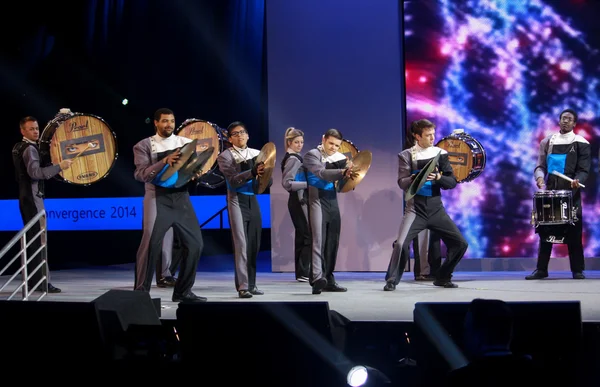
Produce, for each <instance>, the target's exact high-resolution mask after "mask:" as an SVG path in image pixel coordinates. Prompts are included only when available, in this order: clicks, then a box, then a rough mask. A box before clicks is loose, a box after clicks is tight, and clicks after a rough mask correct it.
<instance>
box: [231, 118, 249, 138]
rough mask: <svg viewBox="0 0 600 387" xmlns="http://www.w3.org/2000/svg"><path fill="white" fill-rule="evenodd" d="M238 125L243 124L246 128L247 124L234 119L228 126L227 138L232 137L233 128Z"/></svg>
mask: <svg viewBox="0 0 600 387" xmlns="http://www.w3.org/2000/svg"><path fill="white" fill-rule="evenodd" d="M236 126H241V127H242V128H244V130H246V124H244V123H243V122H242V121H233V122H232V123H231V124H229V125H228V126H227V138H230V137H231V134H230V133H231V129H233V128H235V127H236Z"/></svg>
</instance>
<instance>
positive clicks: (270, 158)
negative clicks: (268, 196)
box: [256, 142, 277, 194]
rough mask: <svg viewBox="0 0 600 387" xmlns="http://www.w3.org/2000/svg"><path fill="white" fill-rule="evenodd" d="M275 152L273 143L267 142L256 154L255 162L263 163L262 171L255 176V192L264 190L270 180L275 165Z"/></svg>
mask: <svg viewBox="0 0 600 387" xmlns="http://www.w3.org/2000/svg"><path fill="white" fill-rule="evenodd" d="M276 153H277V152H276V148H275V144H274V143H272V142H268V143H266V144H265V145H264V146H263V147H262V149H261V150H260V153H259V154H258V156H256V163H257V164H260V163H263V164H264V165H265V169H264V170H263V173H262V174H261V175H260V176H257V177H256V182H257V183H258V189H257V193H259V194H261V193H263V192H265V190H266V189H267V187H268V186H269V183H270V182H271V176H273V168H274V167H275V157H276Z"/></svg>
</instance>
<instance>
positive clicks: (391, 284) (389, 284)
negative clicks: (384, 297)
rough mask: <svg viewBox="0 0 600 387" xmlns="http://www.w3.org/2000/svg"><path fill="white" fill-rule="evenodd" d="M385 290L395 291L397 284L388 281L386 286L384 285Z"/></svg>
mask: <svg viewBox="0 0 600 387" xmlns="http://www.w3.org/2000/svg"><path fill="white" fill-rule="evenodd" d="M383 290H385V291H386V292H393V291H394V290H396V285H395V284H394V283H393V282H386V284H385V286H384V287H383Z"/></svg>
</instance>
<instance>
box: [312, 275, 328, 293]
mask: <svg viewBox="0 0 600 387" xmlns="http://www.w3.org/2000/svg"><path fill="white" fill-rule="evenodd" d="M326 286H327V280H326V279H325V278H319V279H318V280H316V281H315V283H313V284H312V294H321V291H322V290H323V289H324V288H325V287H326Z"/></svg>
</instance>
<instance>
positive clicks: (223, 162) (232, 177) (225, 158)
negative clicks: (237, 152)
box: [217, 151, 254, 188]
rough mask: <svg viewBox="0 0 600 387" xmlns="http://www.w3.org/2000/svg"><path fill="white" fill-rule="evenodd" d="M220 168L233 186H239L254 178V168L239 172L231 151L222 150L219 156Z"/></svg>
mask: <svg viewBox="0 0 600 387" xmlns="http://www.w3.org/2000/svg"><path fill="white" fill-rule="evenodd" d="M217 163H218V164H219V170H220V171H221V173H222V174H223V176H225V180H227V182H228V183H229V185H230V186H231V188H238V187H241V186H242V185H244V184H246V182H247V181H248V180H252V179H254V175H253V174H252V170H248V171H243V172H238V170H237V168H236V163H235V160H234V158H233V156H232V155H231V152H230V151H225V152H221V153H220V154H219V157H217Z"/></svg>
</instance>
